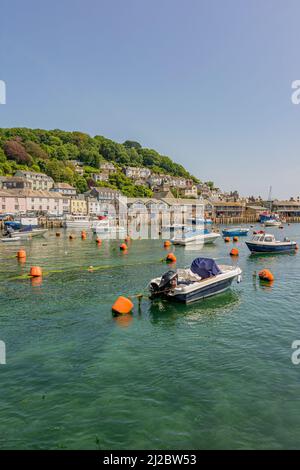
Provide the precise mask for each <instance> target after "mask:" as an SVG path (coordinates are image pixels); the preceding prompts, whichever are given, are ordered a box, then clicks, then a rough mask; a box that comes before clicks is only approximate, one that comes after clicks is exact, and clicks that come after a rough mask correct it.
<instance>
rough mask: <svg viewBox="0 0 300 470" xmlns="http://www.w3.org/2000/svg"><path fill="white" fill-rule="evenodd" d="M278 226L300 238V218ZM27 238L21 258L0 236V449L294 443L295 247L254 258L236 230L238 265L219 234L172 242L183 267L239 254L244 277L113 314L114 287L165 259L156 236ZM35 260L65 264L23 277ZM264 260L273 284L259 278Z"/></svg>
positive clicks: (297, 386)
mask: <svg viewBox="0 0 300 470" xmlns="http://www.w3.org/2000/svg"><path fill="white" fill-rule="evenodd" d="M272 231H273V232H274V233H276V234H278V236H280V237H281V236H290V237H291V238H293V239H295V240H297V241H300V226H299V225H291V226H290V227H286V228H285V230H284V231H283V230H279V229H270V232H272ZM24 246H25V248H26V251H27V260H26V263H25V264H20V263H19V262H18V261H17V260H16V258H15V253H16V251H17V245H14V246H12V245H10V246H8V245H4V244H2V245H1V246H0V258H1V266H0V302H1V304H0V305H1V312H0V339H1V340H3V341H5V343H6V349H7V351H6V352H7V358H6V359H7V364H6V365H0V383H1V394H0V448H2V449H16V448H18V449H45V448H49V449H119V448H121V449H153V448H155V449H184V448H189V449H205V448H207V449H216V448H221V449H229V448H236V449H253V448H257V449H262V448H272V449H281V448H299V447H300V365H299V366H295V365H293V364H292V362H291V353H292V349H291V344H292V342H293V341H294V340H296V339H300V312H299V304H300V290H299V280H300V253H299V254H296V255H276V256H270V255H267V256H261V257H259V256H258V257H257V256H256V257H251V256H250V255H249V252H248V250H247V248H246V247H245V245H244V240H243V239H242V238H241V239H240V242H238V243H237V244H235V246H237V247H238V248H239V250H240V257H239V259H238V261H233V260H231V258H230V257H229V256H228V253H229V251H230V249H231V248H232V243H231V244H224V243H223V241H222V240H220V241H218V242H217V243H216V245H215V246H206V247H205V248H204V249H203V250H201V252H200V253H199V252H198V251H187V250H185V249H184V248H183V247H177V248H176V250H175V251H176V256H177V260H178V262H177V265H178V266H186V265H188V264H189V263H190V262H191V261H192V260H193V259H194V258H195V257H196V256H198V255H204V256H212V257H215V258H216V259H217V260H218V261H219V262H220V263H229V264H230V263H232V262H238V264H239V265H240V266H241V268H242V269H243V282H242V283H241V284H239V285H238V284H234V285H233V288H232V290H231V291H228V292H227V293H225V294H221V295H220V296H217V297H214V298H211V299H209V300H206V301H204V302H202V303H197V304H193V305H190V306H183V305H177V304H166V303H164V302H157V303H156V304H153V305H151V303H150V301H149V300H148V299H147V298H146V297H145V298H144V299H143V300H142V303H141V306H140V309H139V308H138V304H137V301H136V300H135V301H134V302H135V309H134V313H133V315H132V316H128V317H125V318H124V317H122V318H113V317H112V314H111V305H112V304H113V302H114V300H115V299H116V298H117V297H118V295H121V294H124V295H133V294H137V293H139V292H142V291H144V289H145V286H146V285H147V283H148V281H149V280H150V279H151V278H153V277H155V276H156V275H160V274H161V273H162V272H163V271H165V270H166V269H167V268H166V266H165V265H164V264H163V263H161V262H160V259H161V258H162V257H164V256H166V253H167V252H166V250H165V249H164V248H163V246H162V241H161V240H151V241H150V240H149V241H148V240H136V241H133V242H132V243H131V244H130V247H129V251H128V253H127V254H123V253H121V252H120V251H119V249H118V246H119V243H118V242H117V241H104V242H103V244H102V246H101V247H98V246H96V244H95V242H94V241H93V240H92V237H91V236H90V237H89V238H88V239H87V240H85V241H82V240H81V239H80V237H77V238H76V239H75V240H72V241H70V240H69V239H68V237H67V236H66V235H64V236H62V237H61V238H56V237H55V233H54V232H50V233H49V235H48V236H47V239H35V240H33V241H31V242H27V243H26V244H25V245H24ZM31 265H39V266H41V267H42V268H43V271H44V272H48V271H59V270H62V272H52V273H50V274H48V275H45V276H44V277H43V281H42V284H39V283H38V282H34V283H32V281H31V280H29V279H20V278H18V276H20V275H21V274H24V273H28V271H29V268H30V266H31ZM90 265H93V266H95V267H96V266H102V267H103V269H101V270H95V271H94V272H88V271H87V269H86V268H87V267H88V266H90ZM265 267H266V268H269V269H271V271H272V272H273V273H274V275H275V282H274V284H273V285H272V286H267V285H262V284H260V283H259V281H258V280H257V279H256V278H255V277H254V276H253V273H254V272H255V271H258V270H260V269H262V268H265ZM83 268H84V269H83ZM16 277H17V278H16Z"/></svg>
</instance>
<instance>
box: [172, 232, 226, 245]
mask: <svg viewBox="0 0 300 470" xmlns="http://www.w3.org/2000/svg"><path fill="white" fill-rule="evenodd" d="M218 238H221V235H220V234H219V233H216V232H209V231H208V230H193V229H191V230H185V231H184V232H183V233H182V235H181V236H179V237H177V236H176V237H174V238H172V239H171V242H172V243H173V244H174V245H183V246H185V245H190V244H199V245H200V244H202V245H203V244H204V245H206V244H209V243H214V242H215V241H216V240H217V239H218Z"/></svg>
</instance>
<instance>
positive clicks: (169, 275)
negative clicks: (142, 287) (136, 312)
mask: <svg viewBox="0 0 300 470" xmlns="http://www.w3.org/2000/svg"><path fill="white" fill-rule="evenodd" d="M177 280H178V274H177V272H176V271H173V270H170V271H167V272H166V273H165V274H163V276H162V278H161V280H160V283H159V284H157V283H156V282H151V284H150V291H151V298H153V297H156V296H160V295H164V294H166V293H167V292H169V291H170V290H172V289H174V287H175V286H176V284H177Z"/></svg>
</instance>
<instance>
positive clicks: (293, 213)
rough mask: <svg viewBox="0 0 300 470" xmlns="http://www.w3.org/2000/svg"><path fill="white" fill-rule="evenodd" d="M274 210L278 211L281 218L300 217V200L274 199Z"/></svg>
mask: <svg viewBox="0 0 300 470" xmlns="http://www.w3.org/2000/svg"><path fill="white" fill-rule="evenodd" d="M272 211H273V212H276V213H277V214H278V215H279V217H280V218H295V217H300V202H299V201H295V200H294V199H292V200H290V201H277V200H275V201H273V203H272Z"/></svg>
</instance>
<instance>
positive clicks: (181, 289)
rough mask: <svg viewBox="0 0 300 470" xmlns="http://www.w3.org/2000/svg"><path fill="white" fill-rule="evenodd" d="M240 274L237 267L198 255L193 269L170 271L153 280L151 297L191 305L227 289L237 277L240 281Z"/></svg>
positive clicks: (192, 266) (150, 288) (150, 287)
mask: <svg viewBox="0 0 300 470" xmlns="http://www.w3.org/2000/svg"><path fill="white" fill-rule="evenodd" d="M241 274H242V270H241V269H240V268H239V267H238V266H228V265H217V264H216V262H215V260H213V259H211V258H196V259H194V261H193V262H192V264H191V267H190V268H185V269H177V270H176V271H175V270H170V271H167V272H166V273H165V274H163V276H161V277H158V278H155V279H152V281H151V282H150V284H149V290H150V298H151V299H155V298H157V297H160V298H164V299H167V300H174V301H177V302H183V303H186V304H188V303H191V302H195V301H198V300H202V299H205V298H206V297H211V296H213V295H216V294H220V293H221V292H224V291H226V290H227V289H229V288H230V286H231V284H232V282H233V280H234V279H236V280H237V282H240V281H241Z"/></svg>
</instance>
